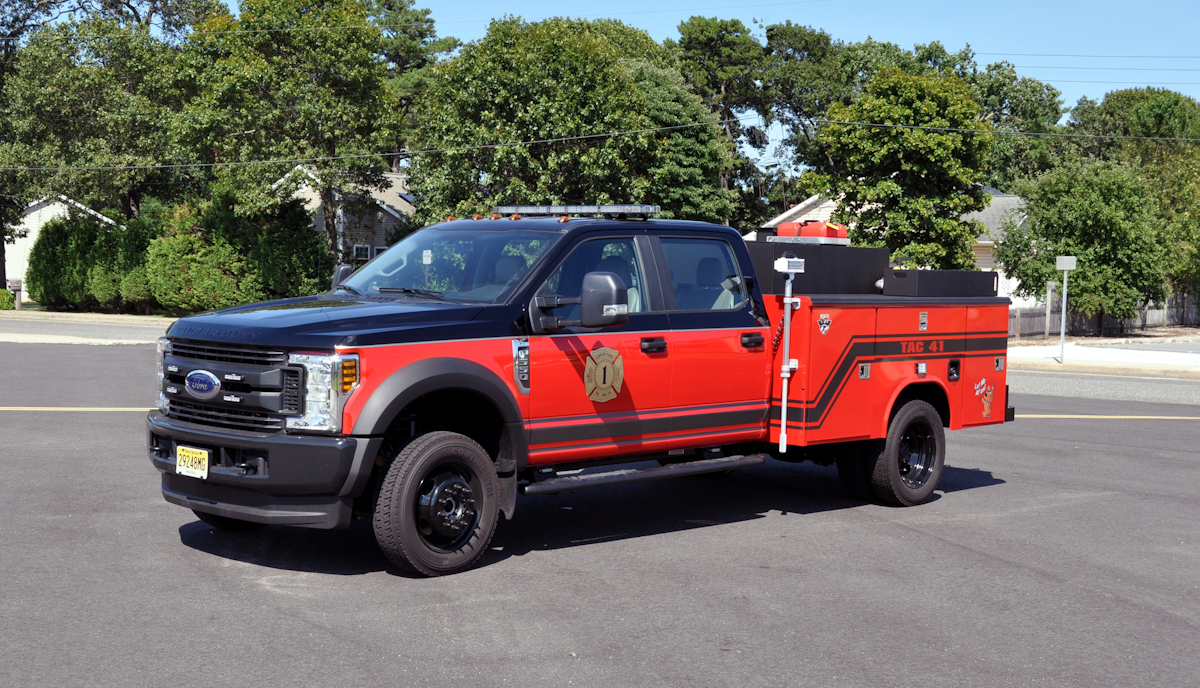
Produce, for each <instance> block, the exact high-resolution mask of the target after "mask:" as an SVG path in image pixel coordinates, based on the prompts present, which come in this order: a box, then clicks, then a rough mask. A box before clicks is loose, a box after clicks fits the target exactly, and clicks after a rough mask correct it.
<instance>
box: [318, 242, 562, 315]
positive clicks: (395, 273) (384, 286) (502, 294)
mask: <svg viewBox="0 0 1200 688" xmlns="http://www.w3.org/2000/svg"><path fill="white" fill-rule="evenodd" d="M561 236H562V234H561V233H560V232H554V231H542V230H532V229H518V230H511V231H510V230H499V231H498V230H494V229H489V230H475V231H453V230H438V229H433V228H426V229H422V230H420V231H418V232H415V233H413V234H410V235H408V236H407V237H405V238H404V240H403V241H401V242H400V243H398V244H396V245H395V246H393V247H391V248H390V249H388V250H387V251H385V252H384V253H382V254H380V255H379V256H378V257H377V258H376V259H375V260H373V261H371V262H370V263H367V264H366V265H364V266H363V267H362V268H360V269H359V270H358V272H356V273H354V274H353V275H351V276H350V277H349V278H348V279H347V280H346V281H345V282H343V283H342V285H343V286H346V287H349V288H350V289H351V290H353V291H357V292H359V293H362V294H397V295H402V294H406V293H408V294H416V295H420V294H421V293H422V292H438V294H427V295H428V296H442V297H444V298H446V299H450V300H453V301H467V302H472V303H501V302H503V301H504V300H505V299H507V298H508V296H509V294H511V293H512V290H513V289H515V288H516V286H517V285H518V284H519V283H520V282H521V279H522V278H524V277H525V275H526V273H528V272H529V269H530V268H531V267H533V264H534V262H536V261H537V259H538V258H539V257H540V256H541V255H542V254H543V253H545V252H546V249H548V248H550V246H551V245H553V244H554V242H556V241H558V239H559V238H560V237H561Z"/></svg>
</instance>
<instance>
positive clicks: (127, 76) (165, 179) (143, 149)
mask: <svg viewBox="0 0 1200 688" xmlns="http://www.w3.org/2000/svg"><path fill="white" fill-rule="evenodd" d="M176 57H177V53H176V52H175V50H174V49H172V48H171V47H170V46H169V45H167V44H166V43H164V42H163V41H161V40H159V39H158V38H156V37H155V36H154V35H153V34H152V33H151V30H150V27H149V26H147V25H145V24H132V25H121V24H118V23H115V22H114V21H112V20H108V19H100V18H95V17H92V18H88V19H84V20H82V21H75V20H70V21H66V22H62V23H59V24H56V25H54V26H50V27H46V28H44V29H42V30H41V31H39V32H37V33H36V34H35V35H34V36H33V37H32V38H31V39H30V41H29V44H28V45H26V46H25V47H24V48H23V49H22V51H21V59H20V61H19V63H18V66H17V69H16V72H15V73H14V74H13V75H12V76H11V77H10V78H9V79H8V83H7V84H6V91H5V93H6V96H7V99H8V101H9V104H10V112H11V119H10V122H11V127H12V141H13V143H12V144H11V148H10V157H11V158H14V159H17V160H20V161H21V162H22V163H23V164H24V166H28V167H41V168H57V169H52V171H46V172H36V173H29V174H26V175H23V177H24V180H25V182H26V193H27V194H29V195H32V193H30V192H31V191H33V192H36V194H37V195H44V194H48V193H61V194H66V195H68V196H70V197H72V198H74V199H76V200H78V201H80V202H82V203H84V204H87V205H90V206H94V207H98V208H111V209H115V210H118V211H119V212H120V214H121V215H122V216H124V217H126V218H132V217H137V215H138V213H139V207H140V204H141V201H142V199H143V198H144V197H145V195H146V194H147V193H152V192H158V193H159V194H160V195H164V194H163V192H168V193H169V191H170V190H171V189H172V188H174V187H173V184H174V183H176V182H180V181H185V180H183V179H181V177H180V172H179V171H177V170H171V169H154V168H146V167H142V166H154V165H161V164H164V163H170V162H174V161H175V160H173V159H172V158H173V155H172V144H173V142H172V138H171V132H170V116H171V112H172V111H173V110H176V109H178V107H179V106H180V104H181V102H182V101H181V98H180V95H181V94H180V92H179V90H178V88H177V87H176V85H175V69H176ZM88 167H91V168H96V167H100V168H119V169H78V168H88ZM122 168H123V169H122Z"/></svg>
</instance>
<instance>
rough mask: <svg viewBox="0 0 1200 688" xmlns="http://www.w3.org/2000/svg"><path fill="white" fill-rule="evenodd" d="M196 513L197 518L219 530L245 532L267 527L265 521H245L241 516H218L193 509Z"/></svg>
mask: <svg viewBox="0 0 1200 688" xmlns="http://www.w3.org/2000/svg"><path fill="white" fill-rule="evenodd" d="M192 513H193V514H196V518H198V519H200V520H201V521H203V522H205V523H207V524H208V525H210V526H212V527H213V528H216V529H217V530H228V531H230V532H245V531H247V530H258V529H259V528H266V527H267V524H265V523H255V522H254V521H243V520H242V519H240V518H229V517H228V516H218V515H216V514H206V513H204V512H203V511H196V510H195V509H193V510H192Z"/></svg>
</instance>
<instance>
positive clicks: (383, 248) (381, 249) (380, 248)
mask: <svg viewBox="0 0 1200 688" xmlns="http://www.w3.org/2000/svg"><path fill="white" fill-rule="evenodd" d="M386 250H388V247H387V246H376V247H375V255H376V256H377V255H379V254H380V253H383V252H384V251H386Z"/></svg>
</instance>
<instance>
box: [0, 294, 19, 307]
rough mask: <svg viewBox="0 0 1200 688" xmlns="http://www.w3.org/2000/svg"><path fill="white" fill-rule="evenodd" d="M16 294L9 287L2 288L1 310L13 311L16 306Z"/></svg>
mask: <svg viewBox="0 0 1200 688" xmlns="http://www.w3.org/2000/svg"><path fill="white" fill-rule="evenodd" d="M16 304H17V299H16V295H15V294H13V293H12V292H11V291H9V290H7V289H0V311H11V310H12V309H13V308H16Z"/></svg>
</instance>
